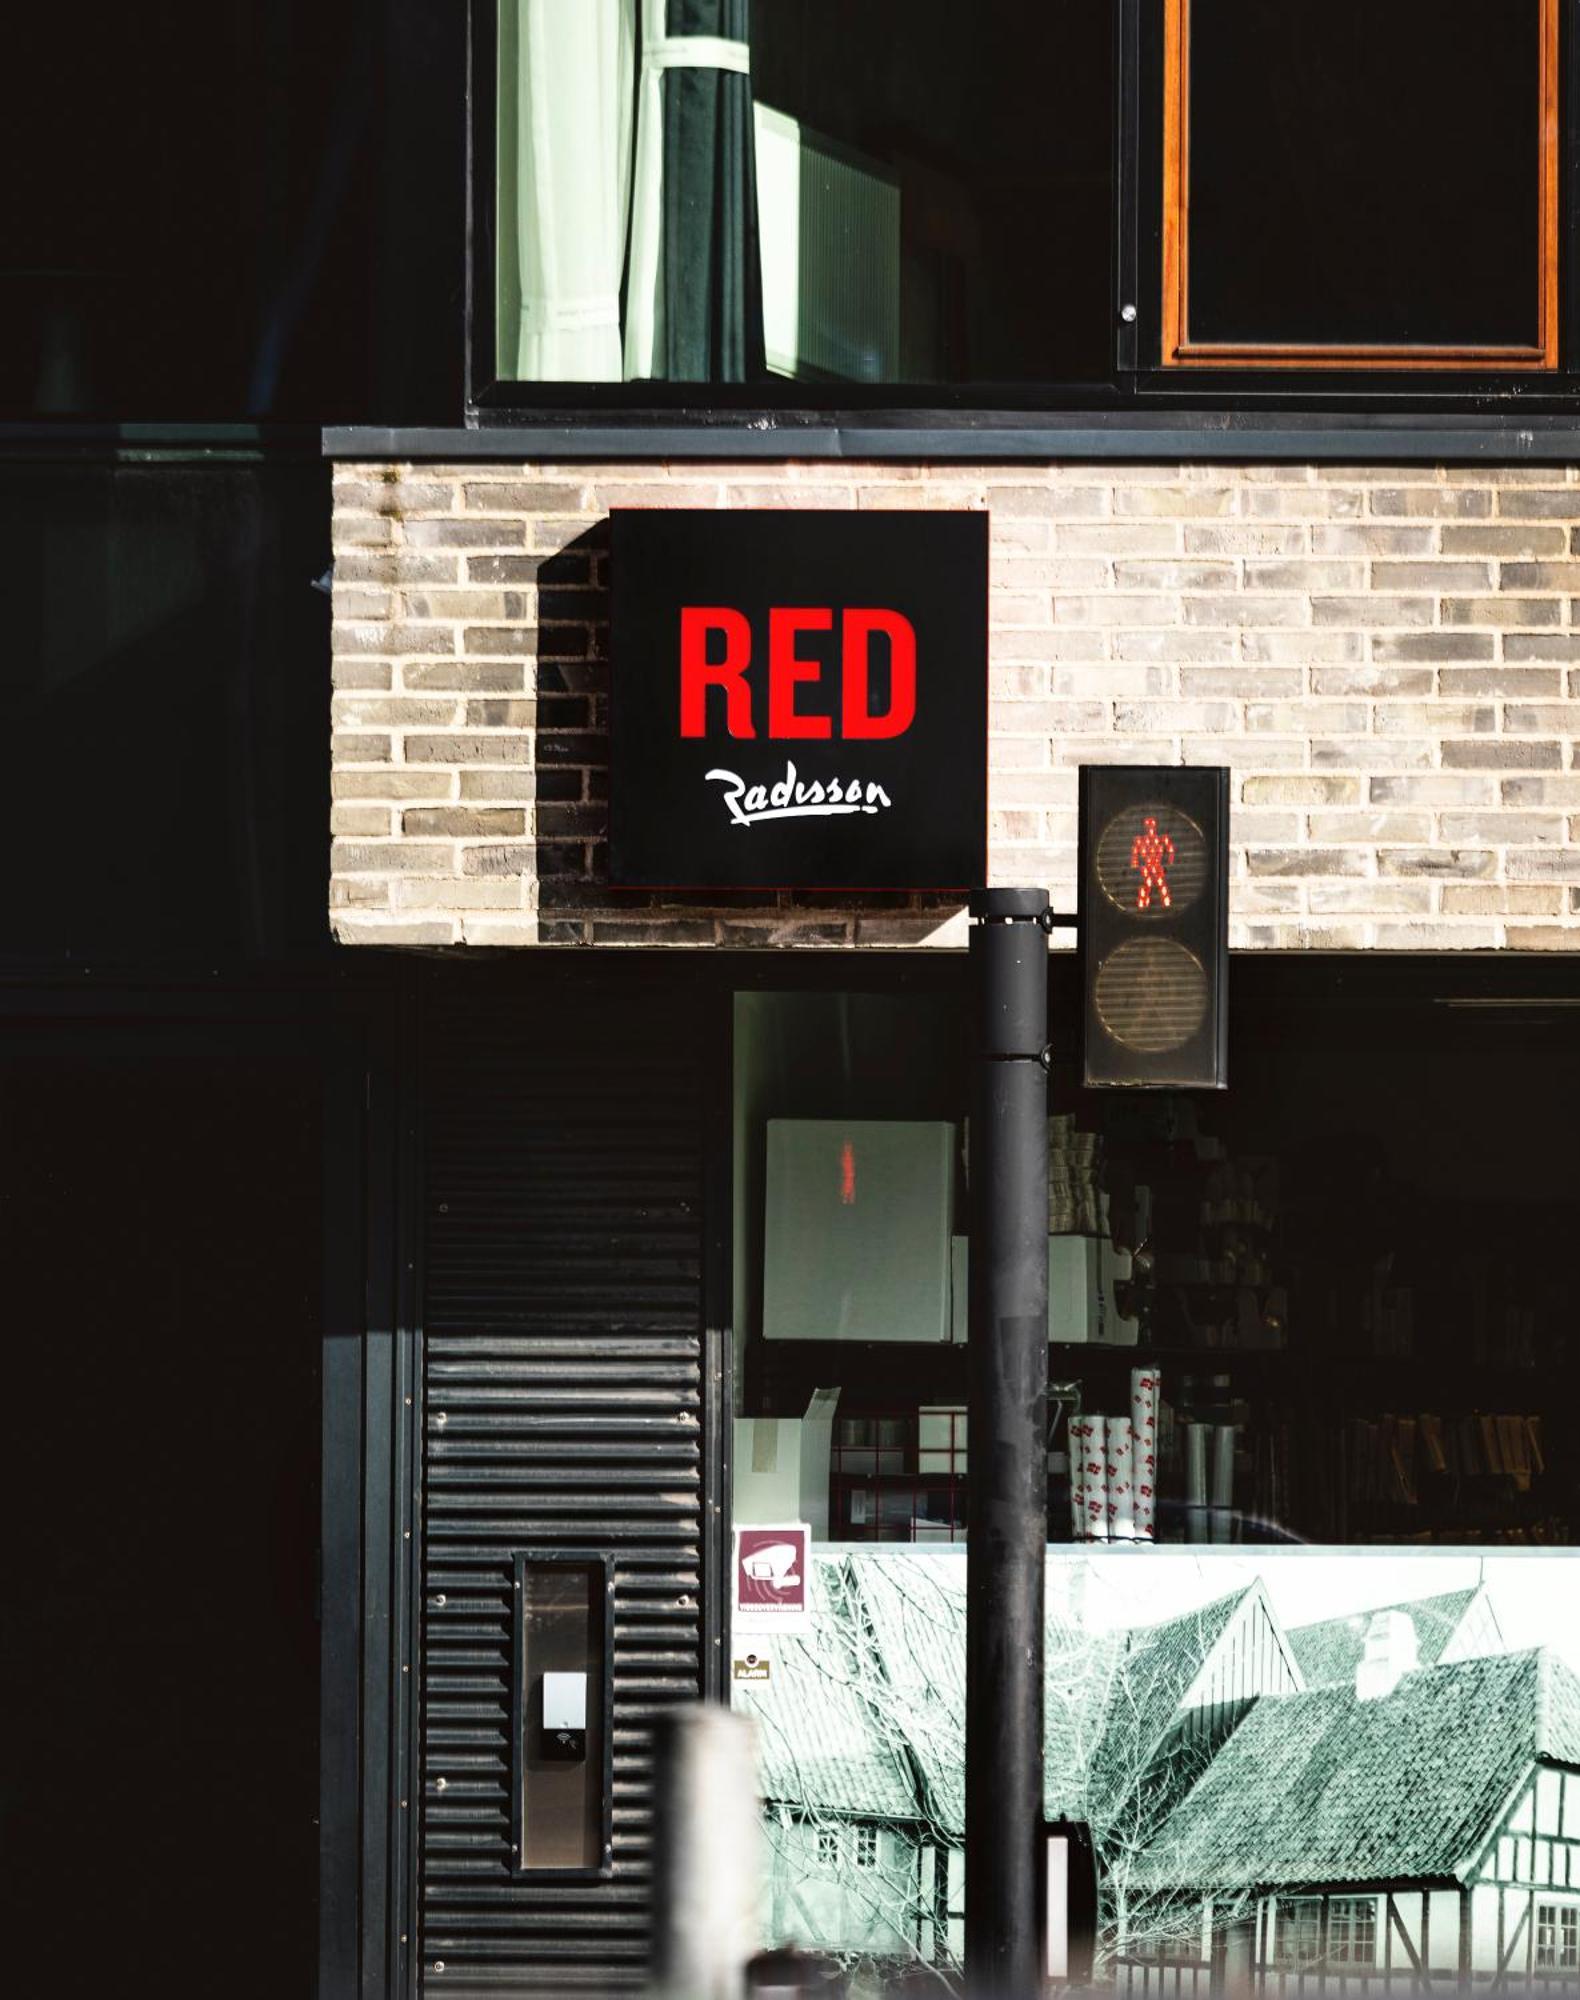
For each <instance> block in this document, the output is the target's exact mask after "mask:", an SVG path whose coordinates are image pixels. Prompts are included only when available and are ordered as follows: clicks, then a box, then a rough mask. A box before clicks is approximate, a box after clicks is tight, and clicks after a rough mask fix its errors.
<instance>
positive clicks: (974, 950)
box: [965, 889, 1048, 2000]
mask: <svg viewBox="0 0 1580 2000" xmlns="http://www.w3.org/2000/svg"><path fill="white" fill-rule="evenodd" d="M1047 910H1048V897H1047V893H1046V891H1044V890H1041V889H983V890H979V891H977V892H976V893H975V894H974V895H973V896H972V897H971V902H970V913H971V917H972V919H973V921H972V926H971V945H970V956H971V965H972V972H973V975H974V980H975V996H976V1061H975V1064H974V1071H975V1074H974V1078H973V1084H974V1089H973V1103H972V1120H971V1141H972V1147H971V1235H970V1241H971V1266H970V1275H971V1321H970V1390H969V1397H970V1401H969V1411H970V1428H969V1435H970V1439H971V1509H970V1526H969V1530H968V1536H967V1557H968V1574H967V1585H966V1882H965V1887H966V1925H965V1944H966V1983H967V1987H968V1989H969V1991H970V1992H971V1993H972V1994H973V1995H987V1996H1005V2000H1007V1997H1008V1996H1011V1995H1013V1996H1016V2000H1021V1996H1024V1995H1026V1994H1030V1993H1034V1992H1036V1991H1037V1990H1038V1986H1039V1983H1040V1979H1041V1950H1040V1938H1039V1915H1038V1912H1039V1882H1038V1867H1039V1853H1040V1846H1041V1837H1042V1825H1043V1819H1042V1815H1043V1789H1042V1677H1043V1590H1044V1571H1043V1565H1044V1561H1045V1554H1046V1544H1047V1534H1048V1526H1047V1511H1048V1509H1047V1500H1048V1475H1047V1420H1048V1416H1047V1413H1048V1124H1047V1118H1048V1073H1047V1068H1046V1066H1045V1062H1044V1052H1045V1050H1046V1048H1047V1043H1048V944H1047V932H1046V930H1045V928H1044V924H1045V921H1046V912H1047Z"/></svg>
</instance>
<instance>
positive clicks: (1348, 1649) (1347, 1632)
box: [1289, 1585, 1477, 1688]
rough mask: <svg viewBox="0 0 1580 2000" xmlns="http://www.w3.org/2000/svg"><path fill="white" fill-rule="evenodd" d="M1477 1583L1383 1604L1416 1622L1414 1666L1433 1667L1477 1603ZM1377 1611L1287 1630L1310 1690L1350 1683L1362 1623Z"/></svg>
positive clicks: (1362, 1639)
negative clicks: (1408, 1601)
mask: <svg viewBox="0 0 1580 2000" xmlns="http://www.w3.org/2000/svg"><path fill="white" fill-rule="evenodd" d="M1476 1595H1477V1587H1476V1586H1475V1585H1472V1587H1471V1588H1470V1589H1469V1590H1450V1591H1447V1592H1445V1593H1444V1594H1443V1595H1442V1596H1441V1597H1422V1598H1417V1599H1416V1600H1415V1601H1414V1602H1413V1603H1410V1604H1385V1605H1380V1606H1379V1607H1378V1610H1379V1611H1403V1612H1405V1613H1406V1614H1407V1616H1408V1617H1409V1618H1410V1620H1411V1622H1412V1623H1413V1624H1414V1626H1415V1643H1416V1657H1417V1664H1418V1665H1420V1666H1423V1667H1435V1666H1436V1665H1437V1663H1438V1661H1439V1660H1440V1659H1442V1657H1443V1649H1444V1647H1446V1646H1447V1644H1448V1642H1449V1640H1450V1639H1452V1638H1453V1636H1454V1633H1455V1632H1456V1631H1457V1630H1458V1628H1459V1625H1460V1623H1461V1622H1462V1620H1463V1619H1464V1616H1465V1613H1466V1612H1467V1611H1468V1610H1469V1609H1470V1607H1471V1605H1472V1604H1473V1603H1474V1602H1475V1600H1476ZM1377 1615H1378V1614H1377V1612H1376V1611H1362V1612H1358V1613H1356V1614H1355V1615H1354V1616H1353V1617H1349V1618H1327V1619H1324V1620H1323V1621H1322V1623H1321V1624H1318V1625H1295V1626H1292V1627H1291V1628H1290V1632H1289V1644H1290V1647H1291V1649H1292V1650H1293V1652H1294V1655H1295V1659H1296V1661H1297V1663H1298V1664H1299V1667H1300V1673H1301V1678H1302V1679H1303V1680H1304V1681H1305V1683H1306V1686H1307V1687H1308V1688H1319V1687H1337V1686H1338V1685H1339V1684H1340V1683H1341V1682H1345V1681H1353V1680H1354V1678H1355V1669H1356V1668H1357V1667H1358V1666H1359V1665H1360V1663H1361V1655H1362V1654H1363V1653H1364V1651H1365V1650H1366V1627H1367V1624H1368V1622H1369V1621H1370V1620H1371V1619H1372V1618H1375V1617H1376V1616H1377Z"/></svg>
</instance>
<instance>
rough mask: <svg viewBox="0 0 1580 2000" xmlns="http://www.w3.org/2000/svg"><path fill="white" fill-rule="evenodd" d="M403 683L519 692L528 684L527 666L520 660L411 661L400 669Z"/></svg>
mask: <svg viewBox="0 0 1580 2000" xmlns="http://www.w3.org/2000/svg"><path fill="white" fill-rule="evenodd" d="M400 678H401V686H402V687H404V688H410V689H421V690H425V691H426V690H428V689H448V690H450V691H452V692H454V693H456V694H519V693H520V692H521V690H522V689H523V688H524V687H525V686H526V667H525V666H524V665H523V663H522V662H521V661H519V660H437V661H429V660H422V661H408V662H407V663H406V664H405V665H404V666H403V667H402V668H401V674H400Z"/></svg>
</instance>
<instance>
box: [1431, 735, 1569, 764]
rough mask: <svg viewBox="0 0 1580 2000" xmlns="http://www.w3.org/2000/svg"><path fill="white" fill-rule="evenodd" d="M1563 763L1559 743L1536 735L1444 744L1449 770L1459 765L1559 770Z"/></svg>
mask: <svg viewBox="0 0 1580 2000" xmlns="http://www.w3.org/2000/svg"><path fill="white" fill-rule="evenodd" d="M1562 763H1563V757H1562V753H1561V752H1560V750H1559V746H1558V745H1557V744H1556V743H1542V742H1539V741H1536V740H1535V739H1532V740H1530V741H1520V742H1517V743H1514V742H1509V741H1507V740H1504V741H1497V740H1490V739H1487V738H1478V739H1475V740H1472V741H1465V740H1463V739H1454V740H1451V741H1449V742H1447V743H1445V744H1444V745H1443V764H1444V767H1445V768H1446V769H1450V770H1452V769H1456V768H1457V769H1461V770H1486V771H1497V770H1508V769H1518V768H1523V769H1526V770H1531V771H1556V770H1558V769H1559V768H1560V767H1561V765H1562Z"/></svg>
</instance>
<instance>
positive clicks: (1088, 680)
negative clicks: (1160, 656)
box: [1048, 660, 1196, 701]
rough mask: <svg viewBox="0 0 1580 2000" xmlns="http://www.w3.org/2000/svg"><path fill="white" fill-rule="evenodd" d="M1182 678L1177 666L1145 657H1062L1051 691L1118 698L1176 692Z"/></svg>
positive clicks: (1053, 670)
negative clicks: (1068, 659)
mask: <svg viewBox="0 0 1580 2000" xmlns="http://www.w3.org/2000/svg"><path fill="white" fill-rule="evenodd" d="M1185 671H1190V672H1194V671H1196V670H1195V669H1194V668H1191V669H1187V670H1185ZM1180 678H1181V676H1180V674H1177V673H1176V671H1175V669H1174V668H1173V667H1168V666H1160V665H1155V664H1152V663H1151V662H1148V661H1142V660H1103V661H1101V662H1097V661H1094V662H1090V663H1087V664H1081V663H1078V662H1064V661H1062V662H1060V663H1059V664H1058V665H1056V666H1054V667H1052V668H1051V669H1050V670H1049V685H1048V692H1049V693H1050V694H1051V695H1053V696H1055V697H1056V698H1061V699H1075V700H1079V699H1080V698H1082V697H1083V696H1093V695H1096V696H1100V697H1103V698H1105V699H1108V700H1114V701H1117V700H1118V699H1119V698H1120V697H1121V696H1123V695H1166V694H1172V693H1173V692H1174V690H1175V688H1176V687H1177V686H1178V684H1179V680H1180Z"/></svg>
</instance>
